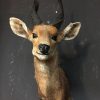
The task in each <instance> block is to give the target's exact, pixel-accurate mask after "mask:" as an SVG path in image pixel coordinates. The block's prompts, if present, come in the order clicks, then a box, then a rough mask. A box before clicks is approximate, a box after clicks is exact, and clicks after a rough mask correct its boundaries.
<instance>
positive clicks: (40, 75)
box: [34, 53, 70, 100]
mask: <svg viewBox="0 0 100 100" xmlns="http://www.w3.org/2000/svg"><path fill="white" fill-rule="evenodd" d="M41 64H44V68H45V70H44V71H42V70H41ZM45 64H46V65H45ZM34 66H35V78H36V81H37V85H38V90H39V91H38V92H39V95H40V97H41V98H42V100H69V98H70V93H69V83H68V79H67V78H66V76H65V73H64V72H63V70H62V69H61V68H60V66H59V62H58V55H57V53H56V54H55V55H54V56H53V57H51V58H50V59H49V60H47V61H40V60H39V59H38V58H37V57H34Z"/></svg>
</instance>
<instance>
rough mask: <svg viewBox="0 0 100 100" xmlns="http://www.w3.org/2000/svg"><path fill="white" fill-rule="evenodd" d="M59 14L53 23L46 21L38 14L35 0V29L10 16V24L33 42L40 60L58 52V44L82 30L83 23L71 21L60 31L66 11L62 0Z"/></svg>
mask: <svg viewBox="0 0 100 100" xmlns="http://www.w3.org/2000/svg"><path fill="white" fill-rule="evenodd" d="M58 7H59V9H60V10H59V11H58V16H57V17H56V18H55V20H54V22H53V23H51V24H50V23H49V24H48V23H44V22H42V21H41V20H40V18H39V17H38V15H37V1H36V0H34V9H33V18H34V26H33V30H30V29H29V28H28V27H27V26H26V24H25V23H24V22H23V21H22V20H20V19H18V18H15V17H11V18H10V26H11V29H12V31H13V32H14V33H15V34H16V35H18V36H20V37H23V38H25V39H28V40H29V41H31V42H32V44H33V49H32V54H33V55H34V56H36V57H37V58H38V59H40V60H47V59H49V58H50V57H52V56H53V55H54V54H55V52H56V45H57V44H58V43H59V42H61V41H62V40H72V39H74V38H75V37H76V36H77V35H78V33H79V30H80V27H81V23H80V22H74V23H70V24H69V25H68V26H67V27H65V29H63V30H62V31H59V28H60V25H61V23H62V21H63V19H64V18H63V17H64V13H63V6H62V2H61V0H58Z"/></svg>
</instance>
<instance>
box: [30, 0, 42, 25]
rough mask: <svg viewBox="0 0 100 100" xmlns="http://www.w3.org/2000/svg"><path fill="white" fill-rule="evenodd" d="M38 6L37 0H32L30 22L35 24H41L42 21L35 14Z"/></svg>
mask: <svg viewBox="0 0 100 100" xmlns="http://www.w3.org/2000/svg"><path fill="white" fill-rule="evenodd" d="M38 8H39V4H38V1H37V0H34V2H33V7H32V11H31V18H32V21H33V22H32V23H33V25H37V24H41V23H42V21H41V19H40V17H39V16H38V14H37V11H38Z"/></svg>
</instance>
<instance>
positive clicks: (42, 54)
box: [37, 52, 49, 55]
mask: <svg viewBox="0 0 100 100" xmlns="http://www.w3.org/2000/svg"><path fill="white" fill-rule="evenodd" d="M37 54H39V55H49V53H45V54H43V53H39V52H37Z"/></svg>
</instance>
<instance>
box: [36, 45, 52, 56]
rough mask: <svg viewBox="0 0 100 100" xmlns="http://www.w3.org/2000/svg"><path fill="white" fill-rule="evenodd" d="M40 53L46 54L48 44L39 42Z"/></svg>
mask: <svg viewBox="0 0 100 100" xmlns="http://www.w3.org/2000/svg"><path fill="white" fill-rule="evenodd" d="M38 48H39V50H40V53H41V54H43V55H48V53H49V50H50V46H49V45H47V44H39V46H38Z"/></svg>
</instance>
